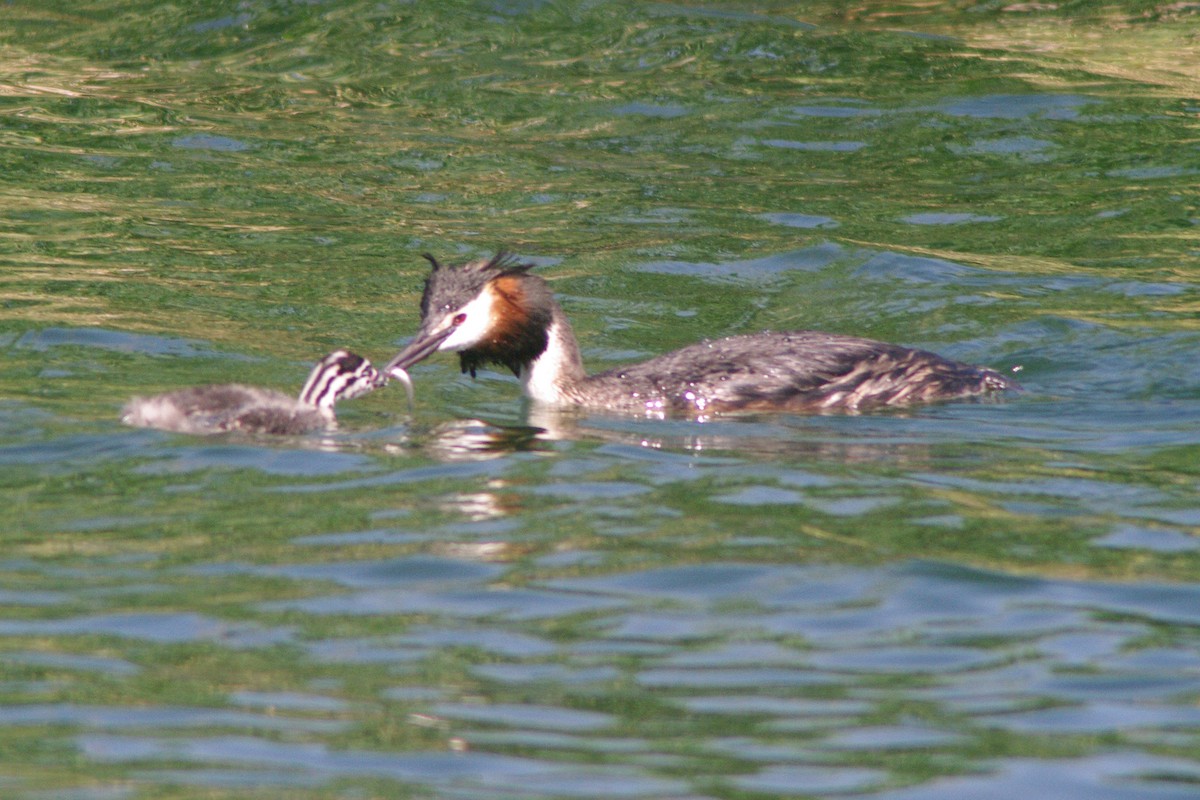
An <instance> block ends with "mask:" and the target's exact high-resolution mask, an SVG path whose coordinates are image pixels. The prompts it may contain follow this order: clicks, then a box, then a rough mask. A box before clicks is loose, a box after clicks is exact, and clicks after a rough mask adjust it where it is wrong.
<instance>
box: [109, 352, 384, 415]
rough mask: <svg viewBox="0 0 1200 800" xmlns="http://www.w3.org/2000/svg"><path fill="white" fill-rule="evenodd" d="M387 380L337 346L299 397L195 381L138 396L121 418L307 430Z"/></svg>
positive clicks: (126, 408) (359, 358)
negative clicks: (340, 404) (342, 404)
mask: <svg viewBox="0 0 1200 800" xmlns="http://www.w3.org/2000/svg"><path fill="white" fill-rule="evenodd" d="M405 378H407V376H405ZM402 380H403V379H402ZM386 382H387V378H386V376H384V375H382V374H380V372H379V371H378V370H376V369H375V367H374V366H372V365H371V362H370V361H368V360H367V359H365V358H363V357H362V356H360V355H357V354H355V353H351V352H350V351H348V350H335V351H333V352H332V353H330V354H329V355H327V356H325V358H323V359H321V360H320V361H319V362H318V363H317V365H316V366H315V367H313V370H312V372H311V373H309V376H308V381H306V382H305V384H304V388H303V389H302V390H301V391H300V398H299V399H296V398H294V397H289V396H287V395H285V394H283V393H282V392H277V391H275V390H274V389H261V388H259V387H257V386H243V385H241V384H238V383H224V384H215V385H211V386H193V387H191V388H188V389H179V390H177V391H174V392H167V393H166V394H160V395H155V396H154V397H135V398H133V399H132V400H130V401H129V403H128V404H127V405H126V406H125V409H124V411H123V412H122V414H121V421H122V422H124V423H125V424H127V425H137V426H139V427H143V428H160V429H162V430H165V431H175V432H178V433H224V432H226V431H245V432H248V433H272V434H278V435H289V434H300V433H309V432H310V431H316V430H325V429H329V428H334V427H336V426H337V420H336V418H335V417H334V415H333V406H334V403H336V402H337V401H338V400H348V399H349V398H351V397H358V396H359V395H361V394H366V393H367V392H369V391H371V390H372V389H375V388H376V387H379V386H382V385H383V384H384V383H386Z"/></svg>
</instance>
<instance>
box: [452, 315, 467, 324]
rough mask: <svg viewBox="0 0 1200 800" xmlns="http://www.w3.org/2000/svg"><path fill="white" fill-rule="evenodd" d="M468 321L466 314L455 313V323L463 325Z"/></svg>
mask: <svg viewBox="0 0 1200 800" xmlns="http://www.w3.org/2000/svg"><path fill="white" fill-rule="evenodd" d="M466 321H467V315H466V314H455V315H454V324H455V325H462V324H463V323H464V322H466Z"/></svg>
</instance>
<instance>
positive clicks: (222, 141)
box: [171, 133, 253, 153]
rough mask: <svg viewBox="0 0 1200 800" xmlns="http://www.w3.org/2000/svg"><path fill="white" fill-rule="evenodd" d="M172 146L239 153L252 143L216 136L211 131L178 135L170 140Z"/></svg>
mask: <svg viewBox="0 0 1200 800" xmlns="http://www.w3.org/2000/svg"><path fill="white" fill-rule="evenodd" d="M171 146H172V147H178V148H179V149H181V150H215V151H217V152H221V153H240V152H243V151H245V150H249V149H251V147H252V146H253V145H250V144H248V143H246V142H243V141H241V140H240V139H234V138H231V137H229V136H217V135H215V134H211V133H192V134H189V135H187V136H180V137H178V138H177V139H174V140H173V141H172V142H171Z"/></svg>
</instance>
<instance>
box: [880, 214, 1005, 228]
mask: <svg viewBox="0 0 1200 800" xmlns="http://www.w3.org/2000/svg"><path fill="white" fill-rule="evenodd" d="M1002 219H1004V217H997V216H995V215H992V214H969V213H949V212H942V211H930V212H926V213H923V214H909V215H908V216H906V217H901V218H900V221H901V222H907V223H908V224H909V225H963V224H965V223H969V222H999V221H1000V220H1002Z"/></svg>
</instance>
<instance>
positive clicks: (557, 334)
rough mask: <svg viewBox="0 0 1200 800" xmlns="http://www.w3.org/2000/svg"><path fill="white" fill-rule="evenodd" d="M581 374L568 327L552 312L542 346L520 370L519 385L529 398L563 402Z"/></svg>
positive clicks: (539, 400)
mask: <svg viewBox="0 0 1200 800" xmlns="http://www.w3.org/2000/svg"><path fill="white" fill-rule="evenodd" d="M583 377H584V375H583V367H582V366H581V365H580V363H579V348H578V345H576V344H575V339H574V334H573V333H572V332H571V326H570V325H569V324H568V323H567V322H566V320H565V319H564V318H563V317H562V316H561V315H558V314H556V315H555V319H554V321H553V322H551V323H550V329H549V330H547V331H546V349H545V350H544V351H542V354H541V355H540V356H538V357H537V358H535V359H534V360H533V363H531V364H530V365H529V366H528V367H527V368H526V369H523V370H521V387H522V388H523V389H524V390H525V396H526V397H528V398H529V399H530V400H534V401H536V402H538V403H549V404H552V405H563V404H567V403H570V402H571V399H570V395H569V394H568V390H569V389H570V387H571V386H572V385H573V384H575V383H578V382H579V381H580V380H582V379H583Z"/></svg>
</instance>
